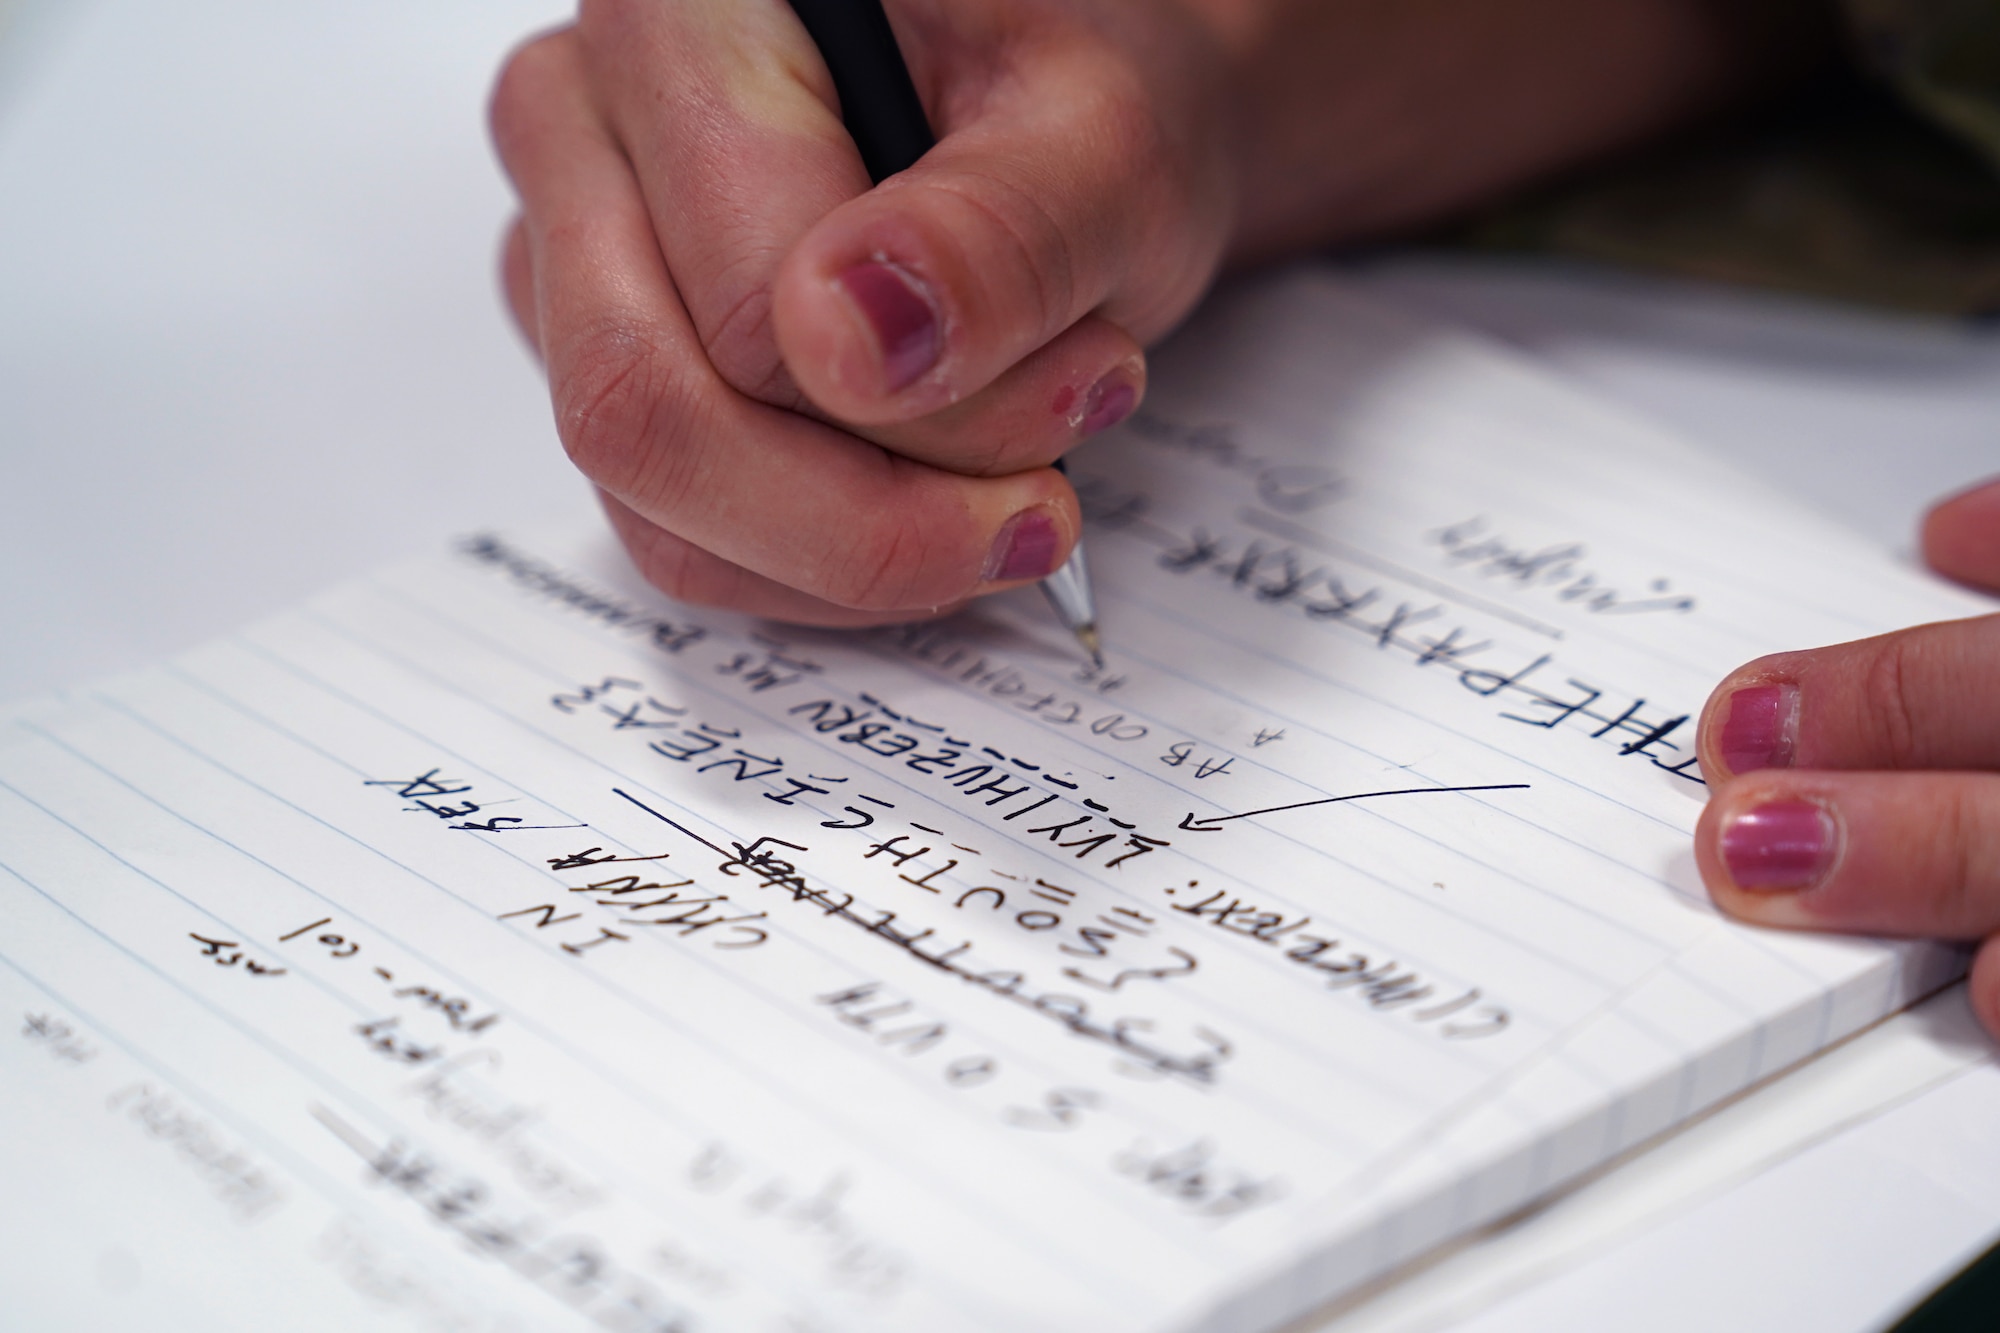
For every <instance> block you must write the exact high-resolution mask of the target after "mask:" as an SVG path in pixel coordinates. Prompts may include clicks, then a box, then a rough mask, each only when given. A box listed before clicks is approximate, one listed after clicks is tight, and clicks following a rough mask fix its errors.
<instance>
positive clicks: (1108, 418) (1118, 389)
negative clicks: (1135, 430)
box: [1077, 366, 1139, 438]
mask: <svg viewBox="0 0 2000 1333" xmlns="http://www.w3.org/2000/svg"><path fill="white" fill-rule="evenodd" d="M1138 405H1139V386H1137V385H1136V384H1134V383H1132V373H1131V372H1130V371H1129V370H1126V369H1125V368H1124V367H1123V366H1120V367H1119V368H1118V369H1117V370H1114V371H1112V372H1111V373H1110V374H1108V375H1106V376H1105V377H1104V378H1103V379H1101V380H1099V381H1098V382H1097V383H1095V384H1093V385H1091V386H1090V392H1089V393H1088V394H1086V395H1085V396H1084V400H1083V424H1082V425H1080V426H1078V427H1077V433H1078V434H1079V435H1082V436H1084V437H1085V438H1088V437H1089V436H1092V435H1095V434H1097V432H1099V431H1101V430H1110V429H1111V428H1112V427H1113V426H1115V425H1117V424H1118V423H1119V422H1121V421H1123V420H1124V419H1125V418H1126V417H1129V416H1131V415H1132V409H1133V408H1135V407H1137V406H1138Z"/></svg>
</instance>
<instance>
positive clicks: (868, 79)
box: [791, 0, 1104, 667]
mask: <svg viewBox="0 0 2000 1333" xmlns="http://www.w3.org/2000/svg"><path fill="white" fill-rule="evenodd" d="M791 6H792V11H793V12H794V13H796V14H797V15H798V16H799V21H800V22H801V23H803V24H804V25H805V29H806V34H807V35H808V36H810V37H811V38H812V39H813V44H814V45H816V46H817V47H819V53H820V56H821V57H822V58H823V59H824V60H825V61H826V68H827V72H828V73H829V74H831V75H832V76H833V89H834V92H835V93H836V94H838V95H839V97H840V115H841V121H842V123H844V124H845V125H846V126H847V133H848V135H849V136H850V137H851V138H853V140H854V146H855V147H856V148H857V149H859V150H860V152H861V161H862V165H864V166H866V167H867V168H868V179H870V180H871V181H874V182H876V183H877V184H880V183H881V182H882V181H884V180H886V179H888V178H889V177H890V176H893V175H895V174H896V173H897V172H899V171H902V170H903V169H904V168H906V167H909V166H911V165H912V164H914V163H915V162H916V160H917V159H918V158H920V157H922V156H923V155H924V154H925V153H926V152H927V151H929V149H930V148H931V146H932V145H933V144H934V143H936V142H937V141H936V140H935V139H934V138H932V137H931V126H930V121H929V120H927V119H926V118H925V116H924V104H923V102H922V101H920V100H919V99H918V97H917V87H916V84H915V83H913V82H912V81H911V79H910V70H909V66H907V65H905V64H904V63H903V52H902V48H901V47H899V46H897V45H896V34H895V31H894V30H893V29H892V28H890V26H889V16H888V15H887V14H885V13H883V12H882V0H791ZM1056 467H1057V468H1058V469H1060V468H1061V467H1062V464H1061V463H1060V462H1058V463H1057V464H1056ZM1042 592H1043V594H1044V595H1046V596H1047V597H1048V599H1049V605H1050V606H1052V607H1054V608H1055V612H1056V615H1057V617H1058V618H1060V619H1061V621H1062V623H1063V624H1064V626H1066V627H1067V628H1068V629H1069V632H1070V633H1072V634H1074V635H1075V636H1076V641H1077V642H1078V643H1080V644H1082V645H1083V648H1084V651H1085V652H1087V653H1089V654H1090V660H1091V661H1092V662H1094V663H1096V664H1097V665H1098V666H1100V667H1101V666H1103V665H1104V653H1103V645H1102V643H1101V641H1100V640H1099V638H1098V634H1097V608H1096V605H1095V603H1094V602H1093V600H1092V598H1091V595H1090V571H1089V566H1088V565H1086V564H1085V562H1084V556H1083V542H1082V541H1081V539H1079V540H1078V542H1077V544H1076V545H1075V546H1074V547H1072V548H1071V550H1070V554H1069V559H1068V560H1066V561H1065V562H1064V563H1063V567H1062V568H1061V569H1058V570H1057V571H1056V572H1055V573H1053V574H1051V575H1049V576H1048V577H1047V578H1045V579H1043V580H1042Z"/></svg>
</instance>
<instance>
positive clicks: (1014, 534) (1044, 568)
mask: <svg viewBox="0 0 2000 1333" xmlns="http://www.w3.org/2000/svg"><path fill="white" fill-rule="evenodd" d="M1057 540H1058V538H1057V533H1056V524H1055V520H1054V519H1052V518H1050V517H1049V514H1048V511H1047V510H1046V509H1024V510H1022V511H1021V512H1020V513H1018V514H1016V515H1014V517H1012V518H1010V519H1008V520H1007V526H1006V527H1004V528H1002V529H1000V535H999V536H998V537H995V538H994V539H993V549H992V551H991V552H989V553H988V555H987V557H986V569H985V571H984V572H983V573H982V574H981V575H980V577H981V578H982V579H984V580H985V581H986V582H988V583H1011V582H1013V581H1015V580H1016V579H1040V578H1047V577H1048V576H1049V574H1050V573H1051V572H1053V571H1054V569H1055V567H1056V545H1057Z"/></svg>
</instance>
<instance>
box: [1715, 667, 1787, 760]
mask: <svg viewBox="0 0 2000 1333" xmlns="http://www.w3.org/2000/svg"><path fill="white" fill-rule="evenodd" d="M1798 731H1799V687H1798V686H1796V685H1752V686H1749V687H1747V688H1745V689H1741V690H1738V691H1736V693H1734V694H1732V695H1730V696H1729V716H1728V717H1726V718H1724V719H1723V720H1722V734H1721V735H1720V736H1719V737H1717V738H1716V749H1718V750H1720V751H1721V752H1722V762H1723V763H1725V764H1727V765H1729V771H1730V772H1731V773H1751V772H1755V771H1756V770H1757V769H1760V768H1790V767H1791V766H1792V748H1793V746H1794V745H1795V744H1796V742H1797V740H1798Z"/></svg>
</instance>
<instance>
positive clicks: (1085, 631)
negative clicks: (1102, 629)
mask: <svg viewBox="0 0 2000 1333" xmlns="http://www.w3.org/2000/svg"><path fill="white" fill-rule="evenodd" d="M1076 641H1077V642H1078V643H1080V644H1082V645H1083V650H1084V651H1085V652H1086V653H1089V654H1090V660H1091V662H1092V663H1093V664H1095V666H1096V667H1097V669H1098V670H1099V671H1102V670H1104V645H1103V643H1102V641H1100V640H1099V639H1098V637H1097V626H1096V625H1078V626H1077V627H1076Z"/></svg>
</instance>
